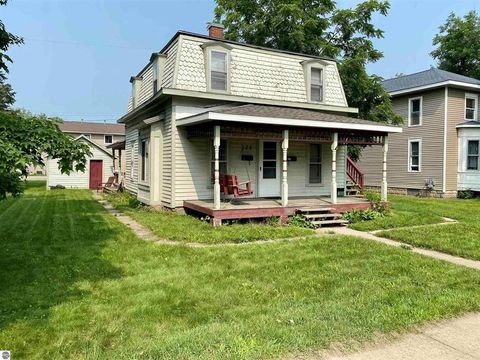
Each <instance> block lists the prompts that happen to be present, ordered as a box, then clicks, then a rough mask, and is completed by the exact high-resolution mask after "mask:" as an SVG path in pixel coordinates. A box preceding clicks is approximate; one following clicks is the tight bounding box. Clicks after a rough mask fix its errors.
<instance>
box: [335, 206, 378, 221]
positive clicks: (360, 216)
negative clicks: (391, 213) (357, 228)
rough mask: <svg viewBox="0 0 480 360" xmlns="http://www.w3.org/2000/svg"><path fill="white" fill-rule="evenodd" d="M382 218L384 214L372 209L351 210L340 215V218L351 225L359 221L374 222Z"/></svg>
mask: <svg viewBox="0 0 480 360" xmlns="http://www.w3.org/2000/svg"><path fill="white" fill-rule="evenodd" d="M383 216H384V213H382V212H380V211H377V210H374V209H367V210H351V211H347V212H344V213H343V214H342V218H343V219H344V220H347V221H348V222H349V223H351V224H353V223H357V222H360V221H369V220H375V219H378V218H379V217H383Z"/></svg>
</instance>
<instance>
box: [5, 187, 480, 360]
mask: <svg viewBox="0 0 480 360" xmlns="http://www.w3.org/2000/svg"><path fill="white" fill-rule="evenodd" d="M0 241H1V246H2V256H1V257H0V274H1V275H0V278H1V279H2V291H1V292H0V348H1V349H9V350H11V351H12V358H15V359H45V358H49V359H265V358H272V357H278V356H282V355H286V354H288V353H296V352H301V351H309V350H312V349H324V348H328V347H329V346H331V345H332V344H336V345H337V344H343V346H349V345H351V344H352V343H354V342H356V341H360V342H365V341H368V340H371V339H372V338H374V337H375V336H377V335H378V334H379V333H390V332H397V331H406V330H409V329H411V328H412V327H413V326H415V325H418V324H422V323H424V322H426V321H430V320H436V319H441V318H447V317H452V316H456V315H459V314H460V313H463V312H468V311H479V310H480V292H479V291H478V289H479V287H480V272H478V271H475V270H471V269H467V268H462V267H459V266H455V265H452V264H448V263H444V262H441V261H436V260H433V259H428V258H424V257H421V256H419V255H415V254H413V253H411V252H409V251H407V250H403V249H397V248H392V247H388V246H385V245H382V244H377V243H374V242H369V241H366V240H362V239H358V238H352V237H338V236H330V235H329V236H325V237H321V238H315V239H308V240H300V241H296V242H281V243H266V244H255V245H252V244H251V245H246V246H238V247H236V246H229V247H215V248H189V247H185V246H161V245H156V244H152V243H149V242H144V241H141V240H139V239H138V238H136V237H135V236H134V234H133V233H132V232H131V231H130V230H129V229H128V228H127V227H125V226H124V225H122V224H121V223H119V222H118V221H117V220H116V219H115V217H113V216H111V215H109V214H107V213H106V212H105V211H104V210H103V208H102V207H101V205H100V204H98V203H97V202H95V201H94V200H93V199H92V197H91V194H90V192H89V191H82V190H58V191H49V192H46V191H38V192H35V193H32V192H27V193H26V194H25V195H24V196H23V197H21V198H19V199H11V200H8V201H6V202H1V203H0Z"/></svg>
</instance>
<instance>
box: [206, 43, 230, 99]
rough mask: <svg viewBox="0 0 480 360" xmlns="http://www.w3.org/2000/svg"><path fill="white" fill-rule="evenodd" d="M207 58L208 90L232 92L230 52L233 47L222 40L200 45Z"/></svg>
mask: <svg viewBox="0 0 480 360" xmlns="http://www.w3.org/2000/svg"><path fill="white" fill-rule="evenodd" d="M200 47H201V48H202V49H203V53H204V56H205V57H204V59H205V77H206V80H207V91H212V92H225V93H228V92H230V60H231V58H230V52H231V51H232V47H231V46H230V45H228V44H225V43H223V42H220V41H209V42H206V43H203V44H202V45H200Z"/></svg>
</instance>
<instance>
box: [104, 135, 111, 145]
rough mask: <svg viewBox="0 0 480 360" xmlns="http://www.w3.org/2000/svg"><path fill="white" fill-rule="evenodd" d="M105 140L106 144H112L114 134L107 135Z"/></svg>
mask: <svg viewBox="0 0 480 360" xmlns="http://www.w3.org/2000/svg"><path fill="white" fill-rule="evenodd" d="M103 140H104V143H105V144H112V143H113V136H112V135H105V136H104V139H103Z"/></svg>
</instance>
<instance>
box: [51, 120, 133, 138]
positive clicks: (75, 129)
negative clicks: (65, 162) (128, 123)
mask: <svg viewBox="0 0 480 360" xmlns="http://www.w3.org/2000/svg"><path fill="white" fill-rule="evenodd" d="M58 127H59V128H60V130H62V131H63V132H67V133H79V134H80V133H81V134H118V135H124V134H125V125H124V124H105V123H94V122H86V121H64V122H63V123H61V124H58Z"/></svg>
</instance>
